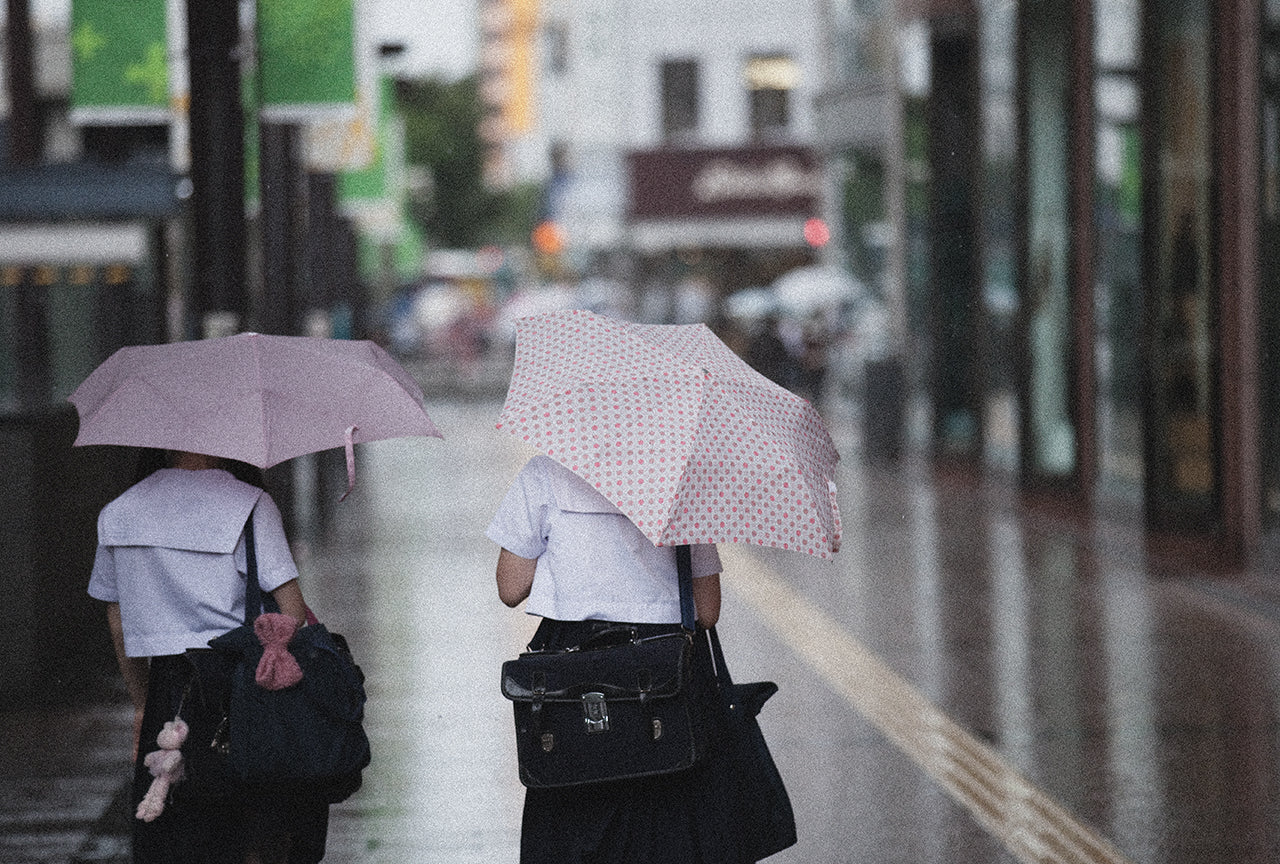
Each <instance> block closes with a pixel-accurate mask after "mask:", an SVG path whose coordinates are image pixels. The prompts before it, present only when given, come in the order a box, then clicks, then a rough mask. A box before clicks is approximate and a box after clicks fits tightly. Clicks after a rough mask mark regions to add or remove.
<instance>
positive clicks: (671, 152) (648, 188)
mask: <svg viewBox="0 0 1280 864" xmlns="http://www.w3.org/2000/svg"><path fill="white" fill-rule="evenodd" d="M819 18H820V16H819V6H818V4H815V3H813V2H810V0H787V2H776V0H773V2H766V0H753V2H748V3H732V4H731V3H712V4H695V5H690V4H687V3H680V2H666V0H663V2H652V3H643V4H637V3H628V2H622V0H542V2H537V0H484V2H482V3H481V15H480V19H481V28H482V38H481V75H482V77H483V84H482V91H483V93H484V94H485V98H486V99H487V100H488V102H489V104H490V106H491V114H490V117H489V121H488V123H487V125H486V130H485V134H486V137H487V140H488V143H489V146H490V150H489V153H490V159H489V177H490V180H491V181H492V182H497V183H514V182H520V181H528V180H534V181H537V182H542V183H545V185H546V189H547V193H546V196H545V200H544V202H543V212H542V214H541V215H542V218H543V219H544V220H546V221H547V222H548V223H551V224H553V225H554V226H555V227H556V228H557V229H558V232H559V234H558V237H559V238H561V239H562V241H563V255H564V256H566V258H567V259H568V262H569V270H570V271H571V272H573V273H575V274H577V275H582V276H588V275H605V276H614V277H617V276H623V277H625V278H626V279H627V281H628V282H629V283H630V284H631V285H633V287H635V288H636V289H638V293H639V299H640V301H641V304H642V308H641V314H642V315H643V316H644V317H648V318H652V319H656V320H678V319H680V318H681V317H682V314H684V313H682V312H681V310H680V308H679V306H680V303H679V301H678V300H677V299H674V298H672V297H671V296H670V295H671V294H672V292H673V291H676V292H677V295H678V294H679V291H680V289H681V286H684V288H685V289H687V291H686V293H688V291H691V292H693V293H695V294H696V293H697V292H703V293H704V294H706V295H708V296H709V297H710V298H711V299H714V298H715V297H717V296H721V295H723V294H724V293H727V292H728V291H732V290H734V289H738V288H744V287H748V286H751V285H763V284H767V283H769V282H770V281H772V280H773V279H774V278H775V277H776V276H778V275H779V274H781V273H783V272H786V271H787V270H789V269H792V268H793V267H795V266H798V265H801V264H805V263H810V262H811V261H812V260H813V259H814V257H815V255H816V254H817V253H816V252H815V249H816V248H817V247H818V246H820V245H821V240H819V239H817V238H818V236H819V234H820V229H821V225H820V223H818V224H815V223H814V222H812V221H811V220H821V218H822V217H823V216H824V211H823V208H824V201H826V200H827V196H825V195H824V191H825V184H826V174H825V168H824V165H823V163H822V160H821V158H820V155H819V153H818V152H817V151H816V150H815V149H814V147H813V143H814V140H813V139H814V132H815V112H814V96H815V94H816V93H817V92H818V91H819V89H820V73H821V69H822V64H821V62H820V54H821V49H822V44H823V42H822V34H823V28H822V25H821V22H820V20H819ZM806 223H809V225H810V232H809V235H808V236H809V240H806V233H805V227H806Z"/></svg>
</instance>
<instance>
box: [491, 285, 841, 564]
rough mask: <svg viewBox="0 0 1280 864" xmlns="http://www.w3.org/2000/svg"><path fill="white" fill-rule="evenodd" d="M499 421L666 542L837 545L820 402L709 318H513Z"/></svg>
mask: <svg viewBox="0 0 1280 864" xmlns="http://www.w3.org/2000/svg"><path fill="white" fill-rule="evenodd" d="M496 425H497V428H499V429H503V430H506V431H508V432H510V433H511V434H513V435H515V436H516V437H518V438H520V439H522V440H524V441H526V442H528V443H529V444H531V445H533V446H535V447H537V448H538V449H539V450H541V451H542V452H544V453H546V454H547V455H548V456H550V457H551V458H553V459H555V460H556V461H558V462H560V463H561V464H563V465H564V466H565V467H567V468H569V470H571V471H573V472H574V473H575V474H577V475H579V476H580V477H582V478H584V479H585V480H587V482H589V483H591V484H592V485H593V486H594V487H595V488H596V489H598V490H599V491H600V492H601V494H603V495H604V496H605V497H606V498H608V499H609V500H610V501H611V502H613V504H614V505H616V506H617V507H618V509H619V510H621V511H622V512H623V513H624V514H626V516H627V517H628V518H629V519H631V521H632V522H634V523H635V524H636V526H637V527H639V528H640V530H641V531H642V532H644V534H645V536H647V537H648V538H649V539H650V540H652V541H653V542H654V543H655V544H657V545H659V546H676V545H681V544H685V543H752V544H756V545H760V546H773V547H776V548H779V549H790V550H796V551H801V552H806V553H808V554H810V555H816V556H818V557H821V558H826V557H829V556H830V555H831V553H833V552H835V551H837V550H838V549H839V546H840V512H839V509H838V507H837V506H836V494H835V492H836V490H835V482H834V477H835V465H836V461H837V460H838V459H839V458H840V457H839V454H838V453H836V449H835V445H834V444H833V443H832V441H831V435H830V434H829V432H828V431H827V428H826V426H825V424H824V423H823V422H822V418H821V417H819V416H818V413H817V411H815V410H814V408H813V406H812V405H810V404H809V403H808V402H807V401H805V400H804V399H801V398H800V397H799V396H796V395H795V394H793V393H791V392H790V391H788V390H786V389H784V388H782V387H779V386H778V385H777V384H774V383H773V382H772V381H770V380H769V379H767V378H765V377H764V376H763V375H760V374H759V373H757V372H756V371H755V370H753V369H752V368H751V367H750V366H748V365H747V364H746V363H745V362H743V361H742V360H741V359H740V358H739V357H738V356H737V355H736V354H734V353H733V351H732V350H731V349H730V348H729V347H728V346H727V345H725V344H724V343H723V342H721V341H720V340H719V339H718V338H716V336H715V334H713V333H712V332H711V331H710V330H709V329H707V327H706V325H703V324H692V325H671V326H664V325H647V324H634V323H630V322H625V321H619V320H616V319H612V318H608V317H605V316H602V315H596V314H593V313H591V312H585V311H582V310H567V311H561V312H550V313H546V314H542V315H535V316H532V317H528V318H523V319H521V320H520V321H518V322H517V325H516V358H515V367H514V369H513V370H512V374H511V386H510V389H509V390H508V392H507V399H506V403H505V404H504V405H503V408H502V413H501V414H500V415H499V418H498V422H497V424H496Z"/></svg>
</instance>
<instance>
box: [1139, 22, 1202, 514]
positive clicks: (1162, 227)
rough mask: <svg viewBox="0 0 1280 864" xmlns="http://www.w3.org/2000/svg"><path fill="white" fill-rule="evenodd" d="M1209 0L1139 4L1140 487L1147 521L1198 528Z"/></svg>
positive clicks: (1200, 487) (1200, 479) (1200, 510)
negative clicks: (1143, 33) (1142, 72)
mask: <svg viewBox="0 0 1280 864" xmlns="http://www.w3.org/2000/svg"><path fill="white" fill-rule="evenodd" d="M1212 5H1213V4H1211V3H1209V2H1207V0H1162V2H1160V3H1151V4H1147V15H1148V22H1147V34H1148V39H1149V43H1148V44H1149V49H1148V50H1147V51H1146V52H1145V58H1146V64H1147V71H1148V77H1147V82H1148V87H1147V92H1146V96H1147V98H1146V100H1145V101H1146V103H1147V104H1149V105H1150V114H1149V116H1150V124H1149V126H1148V129H1149V134H1150V136H1151V137H1150V139H1149V143H1148V147H1147V148H1146V150H1147V152H1148V153H1149V154H1150V155H1149V158H1148V159H1147V160H1146V171H1147V174H1146V176H1147V178H1148V183H1149V184H1150V185H1149V188H1148V190H1147V192H1148V198H1147V202H1148V207H1147V208H1146V213H1145V218H1146V227H1147V230H1148V231H1149V232H1150V234H1149V238H1148V239H1147V241H1146V243H1145V246H1146V250H1147V260H1146V267H1145V270H1146V272H1145V277H1146V285H1147V289H1148V290H1147V308H1146V323H1147V327H1148V339H1147V342H1146V344H1147V346H1148V353H1147V357H1146V375H1147V381H1148V387H1147V388H1146V393H1147V398H1148V409H1147V417H1148V421H1149V423H1148V427H1147V434H1146V492H1147V515H1148V519H1149V521H1150V524H1151V525H1152V527H1155V528H1192V529H1194V530H1204V529H1207V528H1209V527H1211V526H1212V524H1213V523H1214V522H1215V521H1216V518H1217V508H1218V490H1219V482H1220V478H1219V473H1218V460H1217V437H1218V436H1217V411H1216V406H1217V402H1218V394H1217V383H1216V371H1217V365H1218V347H1217V344H1218V336H1217V327H1216V323H1215V318H1214V314H1213V310H1214V305H1215V303H1216V294H1217V292H1216V290H1215V287H1214V286H1215V278H1214V255H1215V248H1214V241H1215V234H1214V232H1213V227H1212V226H1213V220H1212V216H1213V196H1212V165H1213V147H1212V119H1213V116H1212V115H1213V105H1212V99H1211V87H1212V59H1213V58H1212V46H1213V38H1212V36H1213V33H1212V24H1211V9H1212Z"/></svg>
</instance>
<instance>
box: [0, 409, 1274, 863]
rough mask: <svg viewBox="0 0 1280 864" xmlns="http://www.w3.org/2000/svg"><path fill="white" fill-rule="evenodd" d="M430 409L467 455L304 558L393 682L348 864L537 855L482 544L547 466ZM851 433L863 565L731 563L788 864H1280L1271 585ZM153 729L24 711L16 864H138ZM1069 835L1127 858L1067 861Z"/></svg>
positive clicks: (11, 814)
mask: <svg viewBox="0 0 1280 864" xmlns="http://www.w3.org/2000/svg"><path fill="white" fill-rule="evenodd" d="M429 407H430V411H431V414H432V417H433V418H434V419H435V420H436V422H437V424H438V425H439V426H440V428H441V429H442V430H443V431H444V434H445V436H446V438H445V440H444V441H443V442H441V441H413V440H408V441H390V442H381V443H379V444H376V445H368V446H365V447H363V448H361V449H360V450H359V451H358V454H357V485H356V492H355V493H353V495H352V496H351V497H350V498H349V499H348V500H347V501H346V502H345V503H343V504H341V505H339V506H338V507H337V508H336V510H335V513H336V516H335V519H334V522H333V525H332V526H331V528H330V529H329V530H328V531H326V532H324V533H323V534H322V535H320V536H318V537H317V538H316V539H315V541H314V543H313V544H310V545H308V544H306V543H304V544H302V545H301V546H300V548H299V557H300V565H301V567H302V570H303V574H304V590H305V591H306V594H307V597H308V600H309V602H310V603H311V605H312V606H313V607H314V608H315V609H316V610H317V612H318V614H319V615H320V617H321V618H322V620H324V621H325V622H326V623H327V624H328V625H329V626H330V627H331V629H333V630H335V631H337V632H340V633H343V634H345V635H346V636H347V637H348V639H349V640H350V641H351V644H352V648H353V650H354V652H355V654H356V657H357V659H358V660H359V661H360V663H361V664H362V666H363V667H364V669H365V672H366V674H367V675H368V679H369V696H370V702H369V710H368V724H367V726H368V730H369V733H370V736H371V738H372V741H373V746H374V760H375V762H374V765H372V766H371V767H370V769H369V770H368V771H367V772H366V775H365V786H364V788H363V789H362V790H361V791H360V792H359V793H357V794H356V795H355V796H353V797H352V798H351V799H350V800H348V801H347V802H344V803H342V804H340V805H337V806H335V807H334V808H333V813H332V824H331V830H330V844H329V854H328V856H327V858H326V861H330V862H340V864H346V862H387V864H393V862H394V864H400V862H442V864H443V862H448V864H469V862H476V864H479V862H485V864H489V862H515V861H516V860H517V858H518V854H517V850H518V839H519V821H520V807H521V801H522V789H521V787H520V785H519V782H518V781H517V779H516V775H515V754H514V746H513V740H512V735H511V730H510V723H511V720H510V708H509V705H508V704H507V703H506V702H505V701H504V700H503V699H502V698H501V696H500V695H499V693H498V689H497V670H498V668H499V666H500V664H501V662H502V660H504V659H507V658H508V657H510V656H513V655H514V654H515V653H516V652H518V651H519V650H520V649H521V647H522V646H523V645H524V643H525V642H526V641H527V639H528V637H529V635H530V634H531V633H532V629H533V626H534V623H535V622H534V621H533V620H532V619H530V618H529V617H528V616H526V615H523V614H522V613H520V612H515V611H512V610H508V609H506V608H505V607H503V606H502V605H501V604H500V603H499V602H498V600H497V597H496V591H495V590H494V587H493V565H494V562H495V560H496V554H497V550H496V549H494V548H493V546H492V544H491V543H489V541H488V540H487V539H485V538H484V536H483V531H484V527H485V525H486V524H487V522H488V519H489V517H490V515H491V514H492V511H493V509H494V507H496V504H497V502H498V501H499V500H500V498H501V496H502V494H503V493H504V492H505V490H506V487H507V484H508V483H509V481H510V479H511V478H512V477H513V476H514V475H515V473H516V471H517V470H518V469H519V467H520V466H521V465H522V464H523V462H524V461H525V459H526V458H527V457H528V456H529V455H531V453H532V451H530V450H527V449H526V448H524V447H523V446H522V445H520V444H518V443H517V442H516V441H514V439H511V438H510V436H505V435H503V434H501V433H498V432H494V431H493V430H492V422H493V418H494V417H496V415H497V410H498V403H497V402H495V401H492V400H491V401H488V402H485V401H474V400H472V399H457V400H454V401H440V400H437V401H435V402H433V403H432V404H431V405H430V406H429ZM837 434H838V438H839V439H840V440H839V441H838V444H839V445H840V449H841V452H843V453H844V454H845V461H844V462H843V463H842V466H841V469H840V470H841V474H840V493H841V508H842V513H843V521H844V531H845V543H844V548H843V549H842V550H841V553H840V555H838V556H837V557H836V560H835V561H834V562H822V561H818V560H816V559H808V558H806V557H805V556H797V555H787V554H785V553H781V552H776V551H775V550H761V549H753V548H747V547H732V548H730V549H725V550H722V552H723V556H724V559H725V564H726V573H725V577H724V580H723V583H724V585H725V607H724V612H723V616H722V626H721V628H720V630H721V635H722V639H723V641H724V644H725V650H726V653H727V656H728V659H729V664H730V667H731V669H732V670H733V672H734V674H735V677H737V678H738V679H739V680H744V681H745V680H756V679H760V678H764V679H769V680H774V681H777V682H778V683H779V685H780V686H781V691H780V692H779V694H778V695H777V696H776V697H774V699H773V700H771V701H770V703H769V704H768V705H767V706H766V707H765V711H764V713H763V714H762V715H761V722H762V725H763V726H764V728H765V731H766V734H767V736H768V738H769V742H770V746H771V748H772V750H773V752H774V755H775V758H776V759H777V761H778V764H779V766H780V769H781V770H782V772H783V775H784V777H785V778H786V780H787V783H788V788H789V790H790V792H791V796H792V801H793V804H794V806H795V810H796V816H797V821H798V823H799V830H800V842H799V843H798V844H797V846H796V847H794V848H793V849H790V850H787V851H785V852H783V853H781V854H779V855H778V856H776V857H775V858H772V859H770V861H771V862H777V864H826V862H849V864H852V862H856V864H863V862H865V864H890V862H903V864H922V862H940V864H965V862H973V864H1011V862H1015V861H1030V860H1046V861H1063V862H1066V861H1083V860H1095V861H1103V860H1110V861H1132V862H1135V864H1137V862H1141V864H1203V862H1212V861H1222V862H1230V864H1255V862H1256V864H1262V862H1269V861H1276V860H1280V837H1278V831H1280V827H1278V826H1277V820H1276V819H1275V818H1274V803H1273V802H1274V801H1275V800H1277V799H1276V797H1275V795H1274V790H1275V789H1276V788H1277V786H1280V779H1278V775H1277V771H1276V759H1275V752H1276V741H1275V729H1276V728H1280V720H1278V718H1277V711H1278V709H1277V706H1278V705H1280V699H1277V696H1276V693H1275V689H1276V687H1277V681H1280V673H1278V671H1277V670H1280V639H1277V636H1280V603H1278V602H1277V597H1278V596H1280V591H1277V589H1275V588H1274V587H1273V586H1272V583H1271V582H1270V581H1269V580H1268V577H1266V576H1265V575H1264V574H1243V575H1242V576H1240V577H1235V578H1231V579H1214V580H1211V579H1207V578H1204V577H1202V576H1200V575H1198V574H1195V573H1192V572H1187V571H1183V570H1179V569H1177V568H1172V567H1170V566H1168V565H1166V564H1163V563H1157V562H1153V561H1152V560H1150V559H1148V558H1147V556H1146V555H1145V553H1144V552H1143V549H1142V544H1141V542H1140V540H1141V538H1140V537H1139V536H1138V535H1137V533H1136V532H1133V531H1131V530H1127V529H1121V528H1117V527H1116V526H1109V525H1105V524H1100V525H1092V526H1088V527H1086V528H1084V529H1081V528H1079V527H1078V526H1075V525H1073V524H1072V522H1071V520H1069V519H1062V518H1056V517H1053V516H1050V515H1045V514H1043V513H1040V512H1027V511H1025V510H1024V509H1023V508H1022V507H1021V505H1020V503H1019V501H1018V499H1017V498H1016V496H1013V495H1011V494H1009V493H1008V492H1007V490H1003V489H1002V487H1000V486H999V484H979V485H974V484H972V483H970V482H968V481H965V480H963V479H960V478H953V477H948V476H947V475H945V474H942V473H935V472H933V471H932V470H929V469H928V468H927V466H922V465H906V466H903V467H902V468H901V469H900V470H899V471H897V472H892V473H891V472H884V471H879V470H874V469H869V468H866V467H865V466H863V465H862V463H861V460H860V458H859V456H858V454H857V449H856V448H857V440H856V434H855V433H854V431H853V430H849V429H837ZM859 675H861V676H863V677H861V678H860V677H857V676H859ZM903 699H906V700H908V701H907V702H903V701H902V700H903ZM894 700H898V701H894ZM910 700H919V701H915V702H912V701H910ZM904 704H907V705H910V706H911V707H909V708H902V707H900V706H902V705H904ZM894 706H897V707H894ZM891 708H892V710H890V709H891ZM130 719H131V712H130V711H129V709H128V707H127V705H126V704H125V700H124V699H123V694H122V692H121V691H120V690H119V689H118V688H117V689H115V690H110V689H106V690H104V692H103V694H99V695H97V696H94V697H93V698H91V699H88V700H86V701H85V703H84V704H80V705H71V706H67V707H57V706H54V707H48V708H43V709H38V708H31V709H20V710H12V709H11V710H9V711H0V736H3V739H2V740H5V741H6V742H11V743H10V746H9V747H7V748H4V751H3V752H2V753H0V790H3V791H0V826H3V829H2V836H0V862H8V861H14V862H23V864H27V862H30V864H45V862H49V864H54V862H56V864H66V862H89V861H107V862H113V864H116V862H123V861H127V860H128V856H127V842H126V840H125V838H126V837H127V831H128V825H129V815H130V814H128V813H126V812H124V808H123V807H122V806H120V804H121V803H122V802H121V800H119V799H115V804H114V806H113V798H114V796H115V795H116V794H117V793H118V792H120V791H122V790H123V787H124V782H125V780H126V779H127V776H128V765H127V761H128V759H127V757H128V736H129V720H130ZM911 720H919V721H921V722H924V723H925V724H926V725H925V726H924V727H921V728H923V730H924V731H921V729H920V728H914V727H909V726H908V725H907V721H911ZM957 754H959V757H960V759H959V761H958V762H956V761H951V762H945V763H944V762H941V761H937V760H938V759H940V758H941V757H942V756H946V757H949V758H950V757H956V755H957ZM997 762H999V763H1000V765H999V766H995V763H997ZM993 766H994V767H993ZM995 767H999V768H1000V769H1001V770H1000V772H999V773H991V772H993V771H994V770H995ZM979 769H981V772H980V773H977V774H970V773H963V772H971V771H978V770H979ZM1006 769H1007V770H1006ZM957 772H961V773H957ZM982 772H986V773H982ZM996 777H998V778H1000V779H998V780H997V779H992V778H996ZM957 778H958V779H957ZM1030 802H1039V803H1036V804H1035V805H1034V806H1032V804H1031V803H1030ZM1046 802H1047V803H1046ZM1046 814H1056V815H1054V816H1053V818H1052V819H1050V818H1049V816H1048V815H1046ZM1070 818H1074V819H1076V820H1079V821H1080V823H1081V824H1082V825H1083V826H1084V828H1086V829H1088V830H1090V831H1093V832H1095V833H1096V835H1097V836H1098V837H1099V838H1101V840H1100V842H1102V843H1103V844H1104V845H1105V844H1113V846H1108V848H1111V849H1113V850H1114V851H1115V852H1116V854H1117V856H1118V857H1114V858H1094V859H1086V858H1072V857H1070V856H1069V855H1068V854H1067V853H1066V852H1064V851H1063V850H1062V849H1060V848H1058V847H1057V846H1055V845H1054V843H1055V842H1057V841H1056V840H1053V838H1054V837H1057V836H1058V835H1057V834H1054V833H1053V831H1059V832H1060V826H1061V825H1062V824H1065V823H1066V821H1067V820H1068V819H1070ZM1055 825H1056V826H1059V827H1057V828H1055V827H1054V826H1055ZM1051 840H1053V842H1051ZM1037 850H1038V851H1037Z"/></svg>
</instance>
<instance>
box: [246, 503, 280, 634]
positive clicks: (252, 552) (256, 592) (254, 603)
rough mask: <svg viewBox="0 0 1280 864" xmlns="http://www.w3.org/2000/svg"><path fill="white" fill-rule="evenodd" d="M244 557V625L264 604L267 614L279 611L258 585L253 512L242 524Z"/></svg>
mask: <svg viewBox="0 0 1280 864" xmlns="http://www.w3.org/2000/svg"><path fill="white" fill-rule="evenodd" d="M254 509H257V508H256V507H255V508H254ZM244 557H245V570H247V571H248V575H247V576H246V577H245V580H244V623H246V624H252V623H253V621H254V619H255V618H257V617H258V613H259V612H261V611H262V608H263V605H264V604H265V606H266V611H268V612H279V611H280V604H279V603H277V602H276V598H274V597H272V596H271V595H270V594H267V593H266V592H264V591H263V590H262V586H261V585H260V584H258V544H257V543H255V542H254V539H253V510H250V511H249V518H248V519H247V520H245V523H244Z"/></svg>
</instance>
